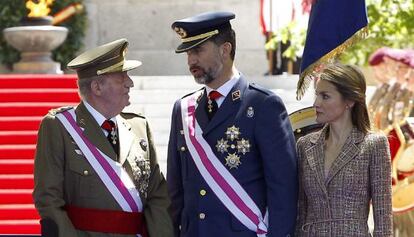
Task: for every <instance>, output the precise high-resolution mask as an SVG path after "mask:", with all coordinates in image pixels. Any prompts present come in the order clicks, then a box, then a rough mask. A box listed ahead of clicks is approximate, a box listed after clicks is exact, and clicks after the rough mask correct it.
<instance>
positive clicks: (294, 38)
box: [265, 21, 306, 61]
mask: <svg viewBox="0 0 414 237" xmlns="http://www.w3.org/2000/svg"><path fill="white" fill-rule="evenodd" d="M305 38H306V28H304V27H301V26H299V24H298V23H297V22H296V21H292V22H291V23H289V24H288V25H287V26H286V27H283V28H281V29H280V30H279V31H278V32H276V33H275V34H274V36H273V37H272V38H271V39H270V40H269V41H268V42H267V43H266V45H265V48H266V50H269V49H271V50H276V49H277V47H278V45H279V42H281V43H283V44H286V43H289V47H288V48H287V49H286V50H285V51H284V52H283V56H284V57H286V58H289V59H291V60H292V61H296V60H297V58H298V57H300V56H301V55H302V52H303V48H304V45H305Z"/></svg>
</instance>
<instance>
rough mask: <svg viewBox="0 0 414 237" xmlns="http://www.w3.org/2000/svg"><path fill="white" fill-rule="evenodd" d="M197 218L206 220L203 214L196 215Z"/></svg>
mask: <svg viewBox="0 0 414 237" xmlns="http://www.w3.org/2000/svg"><path fill="white" fill-rule="evenodd" d="M198 217H199V218H200V220H204V219H205V218H206V214H204V213H200V214H199V215H198Z"/></svg>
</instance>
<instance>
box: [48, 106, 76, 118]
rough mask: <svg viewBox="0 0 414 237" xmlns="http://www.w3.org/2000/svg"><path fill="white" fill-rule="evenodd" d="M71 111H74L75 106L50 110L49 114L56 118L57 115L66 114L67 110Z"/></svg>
mask: <svg viewBox="0 0 414 237" xmlns="http://www.w3.org/2000/svg"><path fill="white" fill-rule="evenodd" d="M70 109H73V106H63V107H60V108H56V109H51V110H49V113H48V114H49V115H53V116H55V115H56V114H59V113H62V112H65V111H66V110H70Z"/></svg>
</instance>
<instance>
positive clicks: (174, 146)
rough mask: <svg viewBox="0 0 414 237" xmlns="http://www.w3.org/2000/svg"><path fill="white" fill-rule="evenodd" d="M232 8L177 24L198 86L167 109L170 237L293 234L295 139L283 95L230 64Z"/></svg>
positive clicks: (232, 57)
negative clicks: (169, 113) (252, 80)
mask: <svg viewBox="0 0 414 237" xmlns="http://www.w3.org/2000/svg"><path fill="white" fill-rule="evenodd" d="M233 18H235V15H234V14H233V13H230V12H208V13H203V14H199V15H196V16H193V17H190V18H185V19H182V20H178V21H175V22H174V23H173V24H172V28H173V30H174V31H175V32H176V33H177V34H178V35H179V37H180V38H181V42H182V43H181V44H180V45H179V46H178V48H177V49H176V52H177V53H181V52H186V53H187V63H188V66H189V70H190V72H191V74H192V75H193V76H194V79H195V80H196V81H197V82H198V83H200V84H204V85H205V87H203V88H202V89H200V90H198V91H196V92H194V93H191V94H189V95H186V96H184V97H183V98H181V99H179V100H178V101H177V102H176V103H175V105H174V109H173V114H172V125H171V133H170V140H169V145H168V171H167V182H168V188H169V194H170V197H171V199H172V205H171V213H172V217H173V222H174V228H175V235H176V236H181V237H184V236H186V237H187V236H188V237H197V236H206V237H207V236H208V237H211V236H226V237H231V236H237V237H248V236H249V237H253V236H268V237H273V236H292V233H293V231H294V226H295V220H296V201H297V168H296V163H297V161H296V151H295V140H294V136H293V133H292V128H291V126H290V123H289V118H288V115H287V112H286V109H285V106H284V105H283V103H282V101H281V99H280V98H279V97H278V96H276V95H275V94H273V93H272V92H271V91H269V90H266V89H263V88H261V87H259V86H257V85H254V84H251V83H249V82H248V81H247V80H246V78H245V77H244V76H243V74H241V73H240V72H239V71H238V70H237V69H236V67H235V66H234V64H233V61H234V56H235V49H236V40H235V33H234V30H233V29H232V28H231V25H230V20H231V19H233Z"/></svg>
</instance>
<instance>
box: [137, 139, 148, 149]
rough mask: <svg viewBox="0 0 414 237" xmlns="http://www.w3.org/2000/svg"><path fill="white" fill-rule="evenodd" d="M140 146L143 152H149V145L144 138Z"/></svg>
mask: <svg viewBox="0 0 414 237" xmlns="http://www.w3.org/2000/svg"><path fill="white" fill-rule="evenodd" d="M139 145H140V146H141V148H142V150H144V151H147V146H148V143H147V141H146V140H145V139H144V138H141V140H140V141H139Z"/></svg>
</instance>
